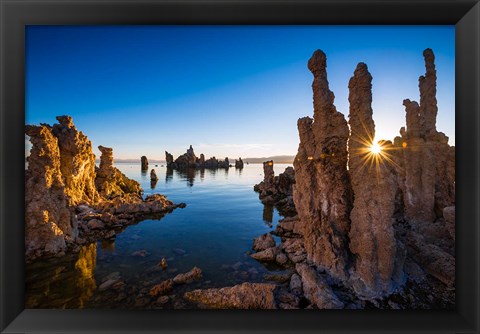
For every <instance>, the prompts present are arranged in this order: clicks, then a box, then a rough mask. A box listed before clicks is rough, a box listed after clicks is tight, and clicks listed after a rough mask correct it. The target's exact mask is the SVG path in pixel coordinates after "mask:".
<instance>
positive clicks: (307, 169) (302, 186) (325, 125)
mask: <svg viewBox="0 0 480 334" xmlns="http://www.w3.org/2000/svg"><path fill="white" fill-rule="evenodd" d="M326 66H327V65H326V56H325V54H324V53H323V52H322V51H320V50H317V51H315V52H314V54H313V56H312V57H311V58H310V60H309V62H308V68H309V69H310V71H311V72H312V73H313V76H314V81H313V85H312V89H313V106H314V120H312V119H311V118H308V117H305V118H301V119H299V120H298V130H299V134H300V145H299V148H298V153H297V156H296V157H295V161H294V168H295V182H296V184H295V185H294V186H293V198H294V201H295V208H296V210H297V212H298V216H299V218H300V220H301V221H302V225H303V228H304V229H303V234H304V240H305V249H306V251H307V256H308V258H309V260H311V261H313V262H314V263H315V264H316V265H318V266H319V267H322V268H324V269H326V270H327V271H328V272H329V273H330V274H331V275H332V276H334V277H336V278H338V279H340V280H344V279H346V278H347V275H348V274H347V264H348V262H349V254H348V233H349V231H350V210H351V206H352V201H353V198H352V190H351V185H350V178H349V175H348V172H347V156H348V152H347V140H348V136H349V129H348V125H347V122H346V121H345V118H344V116H343V115H342V114H341V113H339V112H337V110H336V108H335V106H334V104H333V102H334V95H333V93H332V92H331V91H330V89H329V87H328V81H327V72H326Z"/></svg>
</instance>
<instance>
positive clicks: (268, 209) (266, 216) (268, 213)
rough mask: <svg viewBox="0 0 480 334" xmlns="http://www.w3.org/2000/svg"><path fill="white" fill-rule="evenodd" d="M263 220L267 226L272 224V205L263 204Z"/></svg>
mask: <svg viewBox="0 0 480 334" xmlns="http://www.w3.org/2000/svg"><path fill="white" fill-rule="evenodd" d="M263 221H264V222H265V223H266V224H267V225H268V226H269V227H271V226H272V222H273V205H267V204H264V205H263Z"/></svg>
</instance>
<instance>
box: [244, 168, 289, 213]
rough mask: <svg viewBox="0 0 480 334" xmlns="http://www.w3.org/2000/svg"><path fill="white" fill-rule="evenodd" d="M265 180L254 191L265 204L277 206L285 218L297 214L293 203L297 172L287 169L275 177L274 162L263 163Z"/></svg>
mask: <svg viewBox="0 0 480 334" xmlns="http://www.w3.org/2000/svg"><path fill="white" fill-rule="evenodd" d="M263 172H264V179H263V181H262V182H260V183H259V184H256V185H255V186H254V187H253V189H254V190H255V191H256V192H258V193H259V198H260V200H261V201H262V203H263V204H266V205H275V206H276V207H277V208H278V210H279V211H280V213H281V214H283V215H284V216H294V215H295V214H296V211H295V204H294V202H293V184H294V183H295V172H294V170H293V168H292V167H287V168H286V169H285V171H284V172H283V173H280V174H279V175H278V176H275V174H274V171H273V161H272V160H270V161H265V162H264V163H263Z"/></svg>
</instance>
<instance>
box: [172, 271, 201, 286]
mask: <svg viewBox="0 0 480 334" xmlns="http://www.w3.org/2000/svg"><path fill="white" fill-rule="evenodd" d="M201 277H202V270H201V269H200V268H197V267H193V269H192V270H190V271H189V272H187V273H184V274H178V275H177V276H175V277H174V278H173V283H174V284H185V283H191V282H193V281H194V280H197V279H200V278H201Z"/></svg>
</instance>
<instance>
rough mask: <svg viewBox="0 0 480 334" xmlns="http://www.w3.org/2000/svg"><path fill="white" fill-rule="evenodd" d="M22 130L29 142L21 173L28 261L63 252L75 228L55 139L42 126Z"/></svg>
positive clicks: (73, 237) (75, 233)
mask: <svg viewBox="0 0 480 334" xmlns="http://www.w3.org/2000/svg"><path fill="white" fill-rule="evenodd" d="M25 133H26V134H27V135H28V136H29V137H30V142H31V143H32V149H31V151H30V156H29V157H28V170H27V171H26V173H25V190H26V191H25V256H26V259H27V260H32V259H34V258H36V257H39V256H42V255H54V254H58V253H60V252H64V251H65V250H66V247H67V242H70V241H73V240H74V239H75V237H76V235H77V233H78V231H77V222H76V219H75V215H74V214H73V210H72V209H70V208H69V207H68V197H67V195H66V194H65V184H64V182H63V178H62V172H61V169H60V163H61V162H60V150H59V148H58V140H57V138H56V137H55V136H54V135H53V134H52V132H51V129H50V128H49V127H47V126H45V125H42V126H32V125H27V126H26V127H25Z"/></svg>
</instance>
